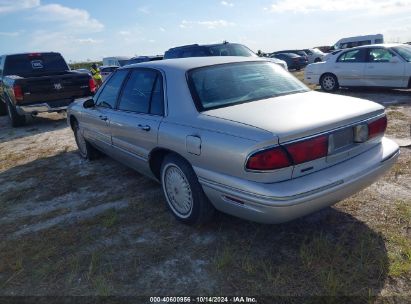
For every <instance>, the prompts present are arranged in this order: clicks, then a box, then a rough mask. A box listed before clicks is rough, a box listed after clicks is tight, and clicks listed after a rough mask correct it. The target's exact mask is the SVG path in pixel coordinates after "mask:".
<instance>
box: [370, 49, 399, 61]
mask: <svg viewBox="0 0 411 304" xmlns="http://www.w3.org/2000/svg"><path fill="white" fill-rule="evenodd" d="M393 57H395V55H394V54H393V53H391V52H390V51H389V50H387V49H382V48H372V49H368V61H369V62H373V63H379V62H390V60H391V59H392V58H393Z"/></svg>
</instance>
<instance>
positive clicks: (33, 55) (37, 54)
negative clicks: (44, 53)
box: [29, 53, 41, 58]
mask: <svg viewBox="0 0 411 304" xmlns="http://www.w3.org/2000/svg"><path fill="white" fill-rule="evenodd" d="M29 57H30V58H33V57H41V53H30V54H29Z"/></svg>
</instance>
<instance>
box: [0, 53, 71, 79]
mask: <svg viewBox="0 0 411 304" xmlns="http://www.w3.org/2000/svg"><path fill="white" fill-rule="evenodd" d="M68 70H70V68H69V67H68V66H67V63H66V61H65V60H64V59H63V57H62V56H61V55H60V54H58V53H36V54H20V55H10V56H7V58H6V63H5V67H4V73H5V75H18V76H21V77H29V76H32V75H33V76H36V75H47V74H54V73H60V72H64V71H68Z"/></svg>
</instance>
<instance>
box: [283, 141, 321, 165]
mask: <svg viewBox="0 0 411 304" xmlns="http://www.w3.org/2000/svg"><path fill="white" fill-rule="evenodd" d="M285 148H286V149H287V151H288V153H289V154H290V155H291V158H292V159H293V161H294V165H298V164H301V163H305V162H308V161H311V160H314V159H317V158H321V157H325V156H327V153H328V136H326V135H324V136H319V137H315V138H312V139H308V140H304V141H301V142H297V143H293V144H288V145H286V146H285Z"/></svg>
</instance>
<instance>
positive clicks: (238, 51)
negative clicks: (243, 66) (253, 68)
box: [164, 42, 288, 70]
mask: <svg viewBox="0 0 411 304" xmlns="http://www.w3.org/2000/svg"><path fill="white" fill-rule="evenodd" d="M209 56H239V57H254V58H259V57H258V56H257V54H255V53H254V52H253V51H252V50H250V49H249V48H248V47H246V46H245V45H242V44H239V43H229V42H223V43H218V44H207V45H199V44H191V45H183V46H178V47H174V48H171V49H169V50H168V51H167V52H165V54H164V59H173V58H187V57H209ZM270 60H271V61H273V62H274V63H276V64H278V65H280V66H282V67H283V68H284V69H285V70H287V69H288V66H287V63H286V62H285V61H283V60H280V59H276V58H271V59H270Z"/></svg>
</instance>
